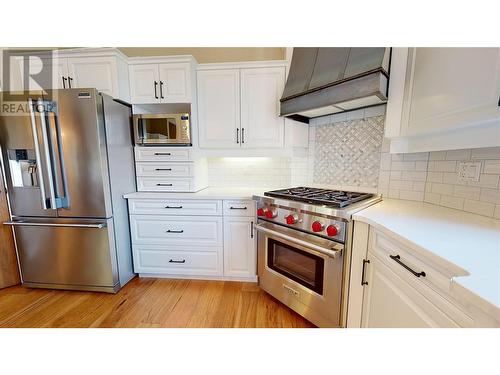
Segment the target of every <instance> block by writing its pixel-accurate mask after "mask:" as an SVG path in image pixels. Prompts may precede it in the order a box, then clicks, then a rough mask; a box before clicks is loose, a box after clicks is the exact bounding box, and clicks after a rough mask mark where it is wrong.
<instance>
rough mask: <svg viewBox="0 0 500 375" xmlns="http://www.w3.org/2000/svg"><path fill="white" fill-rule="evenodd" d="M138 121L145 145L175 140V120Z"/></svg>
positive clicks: (149, 119)
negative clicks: (149, 142)
mask: <svg viewBox="0 0 500 375" xmlns="http://www.w3.org/2000/svg"><path fill="white" fill-rule="evenodd" d="M139 121H140V125H139V126H140V128H141V129H140V130H141V131H142V136H143V137H144V142H145V143H146V142H148V141H160V142H161V141H166V140H169V139H176V138H177V124H176V122H175V118H142V119H140V120H139Z"/></svg>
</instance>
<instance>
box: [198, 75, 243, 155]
mask: <svg viewBox="0 0 500 375" xmlns="http://www.w3.org/2000/svg"><path fill="white" fill-rule="evenodd" d="M197 85H198V88H197V95H198V127H199V143H200V147H202V148H239V147H240V72H239V69H223V70H202V71H198V72H197Z"/></svg>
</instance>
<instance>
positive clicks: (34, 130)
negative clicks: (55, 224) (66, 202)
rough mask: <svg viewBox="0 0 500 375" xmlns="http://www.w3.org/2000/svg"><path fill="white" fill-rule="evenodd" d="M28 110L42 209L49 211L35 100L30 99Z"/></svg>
mask: <svg viewBox="0 0 500 375" xmlns="http://www.w3.org/2000/svg"><path fill="white" fill-rule="evenodd" d="M28 109H29V111H30V120H31V131H32V133H33V143H34V144H35V156H36V160H37V168H36V170H37V173H38V184H39V185H40V197H41V200H42V208H43V209H45V210H47V209H49V207H47V196H46V195H45V182H44V180H43V172H42V168H41V164H42V157H41V153H40V143H38V131H37V127H36V120H35V111H34V110H33V100H32V99H31V98H30V99H28Z"/></svg>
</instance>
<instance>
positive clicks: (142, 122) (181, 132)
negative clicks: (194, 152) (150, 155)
mask: <svg viewBox="0 0 500 375" xmlns="http://www.w3.org/2000/svg"><path fill="white" fill-rule="evenodd" d="M189 120H190V114H189V113H187V112H186V113H174V114H137V115H134V116H133V127H134V138H135V144H136V145H140V146H191V145H192V143H191V129H190V126H189Z"/></svg>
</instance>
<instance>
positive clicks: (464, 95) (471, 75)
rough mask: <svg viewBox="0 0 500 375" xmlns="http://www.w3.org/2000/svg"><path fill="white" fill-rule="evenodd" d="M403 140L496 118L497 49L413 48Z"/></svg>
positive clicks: (499, 115) (499, 110)
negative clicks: (407, 137)
mask: <svg viewBox="0 0 500 375" xmlns="http://www.w3.org/2000/svg"><path fill="white" fill-rule="evenodd" d="M411 52H412V54H410V56H411V57H410V58H411V60H410V62H411V64H412V67H411V72H410V74H411V76H410V98H409V101H410V111H409V115H408V122H407V128H406V129H404V128H403V129H402V130H403V131H402V133H403V134H402V135H403V136H411V135H420V134H429V133H433V132H436V131H442V130H449V129H453V128H461V127H464V126H471V125H477V124H481V123H486V122H489V121H494V120H495V119H496V120H499V119H500V107H499V106H498V101H499V97H500V48H415V49H413V50H412V51H411Z"/></svg>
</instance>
